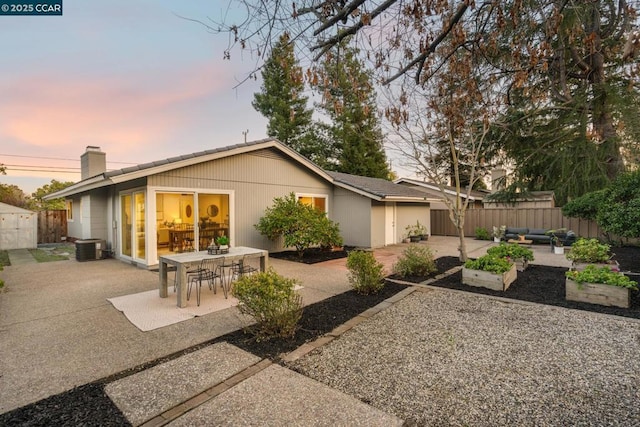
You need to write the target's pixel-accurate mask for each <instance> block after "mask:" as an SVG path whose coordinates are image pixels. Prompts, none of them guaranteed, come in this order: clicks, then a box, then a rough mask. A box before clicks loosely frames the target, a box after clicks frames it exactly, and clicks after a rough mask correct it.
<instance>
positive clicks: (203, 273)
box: [187, 258, 227, 306]
mask: <svg viewBox="0 0 640 427" xmlns="http://www.w3.org/2000/svg"><path fill="white" fill-rule="evenodd" d="M218 263H219V259H216V258H204V259H203V260H202V261H200V267H199V271H198V273H197V274H194V275H192V276H191V278H190V279H189V287H188V288H187V301H189V298H190V297H191V287H192V286H196V297H197V301H198V306H200V292H201V289H202V282H203V281H205V280H206V281H207V282H208V284H209V289H213V293H214V294H215V293H216V288H217V285H216V279H218V280H220V285H221V287H222V290H223V291H224V297H225V298H227V292H226V289H225V286H224V282H223V279H222V276H220V274H219V273H218V271H219V270H218Z"/></svg>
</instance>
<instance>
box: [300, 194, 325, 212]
mask: <svg viewBox="0 0 640 427" xmlns="http://www.w3.org/2000/svg"><path fill="white" fill-rule="evenodd" d="M298 200H299V201H300V202H302V203H304V204H305V205H309V206H313V207H314V208H316V209H317V210H319V211H320V212H327V196H318V195H309V196H307V195H298Z"/></svg>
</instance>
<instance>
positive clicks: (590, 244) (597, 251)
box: [567, 238, 611, 262]
mask: <svg viewBox="0 0 640 427" xmlns="http://www.w3.org/2000/svg"><path fill="white" fill-rule="evenodd" d="M610 250H611V246H609V245H607V244H604V243H600V242H599V241H598V239H584V238H582V239H578V240H577V241H576V242H575V243H574V244H573V245H571V250H570V251H569V253H567V259H569V260H571V261H577V262H607V261H609V259H610V258H611V253H610Z"/></svg>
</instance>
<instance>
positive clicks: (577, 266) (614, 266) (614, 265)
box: [571, 261, 620, 271]
mask: <svg viewBox="0 0 640 427" xmlns="http://www.w3.org/2000/svg"><path fill="white" fill-rule="evenodd" d="M587 265H595V266H596V267H598V268H602V267H609V268H610V269H611V271H620V264H618V261H611V262H606V263H604V262H602V263H601V262H598V263H593V262H592V263H588V262H576V261H574V262H573V263H572V264H571V268H572V269H573V270H576V271H582V270H584V269H585V267H586V266H587Z"/></svg>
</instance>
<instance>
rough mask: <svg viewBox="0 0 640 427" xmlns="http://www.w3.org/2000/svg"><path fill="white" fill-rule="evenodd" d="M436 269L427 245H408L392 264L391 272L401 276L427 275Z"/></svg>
mask: <svg viewBox="0 0 640 427" xmlns="http://www.w3.org/2000/svg"><path fill="white" fill-rule="evenodd" d="M434 271H437V268H436V263H435V261H434V260H433V252H431V249H430V248H429V247H428V246H424V245H409V246H408V247H407V248H406V249H405V250H404V251H403V252H402V255H400V257H399V258H398V261H397V262H396V263H395V264H394V265H393V272H394V273H397V274H399V275H400V276H402V277H409V276H428V275H429V274H431V273H433V272H434Z"/></svg>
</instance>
